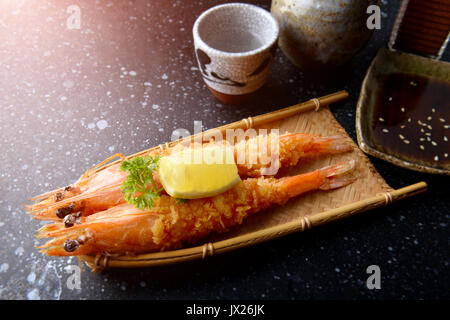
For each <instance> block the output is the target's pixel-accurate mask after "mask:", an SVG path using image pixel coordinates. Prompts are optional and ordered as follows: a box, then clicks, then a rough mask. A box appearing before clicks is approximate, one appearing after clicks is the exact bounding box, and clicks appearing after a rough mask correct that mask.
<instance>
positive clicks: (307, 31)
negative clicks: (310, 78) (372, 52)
mask: <svg viewBox="0 0 450 320" xmlns="http://www.w3.org/2000/svg"><path fill="white" fill-rule="evenodd" d="M374 4H375V5H377V4H378V1H376V0H273V1H272V5H271V13H272V15H273V16H274V17H275V18H276V19H277V21H278V23H279V26H280V37H279V42H278V44H279V47H280V48H281V50H282V51H283V53H284V54H285V55H286V56H287V57H288V58H289V60H290V61H291V62H292V63H293V64H295V65H296V66H297V67H299V68H301V69H316V68H321V67H329V66H339V65H342V64H344V63H345V62H347V61H348V60H349V59H350V58H351V57H352V56H353V55H354V54H355V53H356V52H357V51H358V50H359V49H361V48H362V47H363V46H364V44H365V43H366V42H367V41H368V40H369V38H370V36H371V34H372V32H373V30H370V29H369V28H368V27H367V19H368V18H369V16H370V15H369V14H368V13H367V8H368V7H369V6H370V5H374Z"/></svg>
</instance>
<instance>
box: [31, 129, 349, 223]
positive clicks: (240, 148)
mask: <svg viewBox="0 0 450 320" xmlns="http://www.w3.org/2000/svg"><path fill="white" fill-rule="evenodd" d="M261 139H266V140H264V143H267V144H270V145H274V144H275V143H278V148H277V149H276V150H277V151H278V152H277V154H272V153H271V151H269V152H268V150H271V149H270V148H267V150H263V148H261V141H260V140H261ZM351 149H352V145H351V144H350V143H349V142H348V140H347V139H345V138H344V137H343V136H339V135H337V136H331V137H320V136H315V135H310V134H304V133H292V134H285V135H281V136H278V135H266V136H265V138H262V137H261V136H256V137H254V138H251V139H247V140H242V141H241V142H239V143H237V144H235V145H234V154H235V158H236V164H237V167H238V173H239V175H240V177H241V178H242V179H244V178H246V177H259V176H261V175H264V174H265V172H267V171H266V169H267V168H268V167H269V166H271V165H273V162H274V161H267V157H269V158H270V159H275V160H276V161H277V163H276V165H277V168H278V167H288V166H295V165H297V163H298V162H299V160H300V159H301V158H305V157H311V156H321V155H324V154H334V153H341V152H346V151H349V150H351ZM167 154H170V150H168V151H165V153H159V152H154V153H152V154H151V155H152V156H156V155H160V156H164V155H167ZM242 154H244V155H245V156H246V158H245V161H243V162H239V161H237V158H238V157H239V156H240V155H242ZM117 156H120V157H121V158H122V159H124V156H123V155H120V154H118V155H116V156H113V157H111V158H108V159H106V160H105V161H103V162H102V163H101V164H99V165H97V166H96V167H94V168H93V169H91V170H89V171H87V172H86V173H85V174H83V176H82V177H81V178H80V179H79V180H78V181H77V182H76V183H75V184H73V185H70V186H68V187H66V188H62V189H58V190H55V191H51V192H48V193H45V194H43V195H41V196H37V197H34V198H33V199H32V200H40V201H39V202H37V203H35V204H33V205H31V206H28V207H27V210H28V211H29V212H30V213H31V215H32V216H33V217H34V218H36V219H41V220H54V221H56V220H60V219H63V218H64V217H65V216H67V215H69V214H73V213H78V212H81V215H82V216H88V215H91V214H93V213H95V212H99V211H103V210H106V209H108V208H111V207H113V206H116V205H119V204H122V203H125V199H124V197H123V194H122V191H121V185H122V183H123V181H125V179H126V177H127V173H125V172H121V171H120V170H119V168H120V163H117V164H113V165H111V166H109V167H106V168H105V169H103V170H100V171H95V170H94V169H95V168H97V167H99V166H100V165H102V164H104V163H106V162H108V161H109V160H111V159H113V158H114V157H117ZM249 159H254V161H249ZM154 180H155V182H156V184H157V186H158V188H160V187H161V185H160V182H159V179H158V175H157V172H155V174H154Z"/></svg>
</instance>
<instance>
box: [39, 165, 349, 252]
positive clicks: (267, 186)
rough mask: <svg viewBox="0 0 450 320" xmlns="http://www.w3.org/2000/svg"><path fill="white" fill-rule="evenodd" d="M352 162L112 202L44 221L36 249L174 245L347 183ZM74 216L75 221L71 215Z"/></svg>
mask: <svg viewBox="0 0 450 320" xmlns="http://www.w3.org/2000/svg"><path fill="white" fill-rule="evenodd" d="M354 168H355V161H353V160H352V161H348V162H344V163H340V164H337V165H332V166H328V167H325V168H322V169H318V170H315V171H312V172H308V173H304V174H300V175H296V176H291V177H283V178H280V179H276V178H273V177H269V178H266V177H260V178H248V179H245V180H243V181H241V182H240V183H239V184H237V185H236V186H235V187H233V188H232V189H230V190H228V191H225V192H224V193H222V194H219V195H217V196H214V197H210V198H201V199H194V200H189V201H187V202H182V203H178V202H177V201H176V199H175V198H172V197H170V196H167V195H162V196H160V197H159V199H158V203H157V205H156V206H155V207H154V208H152V209H149V210H145V211H143V210H139V209H137V208H135V207H134V206H132V205H130V204H127V203H125V204H121V205H117V206H114V207H112V208H110V209H108V210H105V211H103V212H98V213H95V214H93V215H91V216H88V217H78V218H76V219H79V221H78V222H76V221H75V223H74V224H73V225H72V226H70V227H68V228H67V227H66V226H65V225H64V223H63V222H55V223H53V224H50V225H46V226H44V227H42V228H41V229H40V230H39V233H38V235H37V237H39V238H53V239H51V240H49V241H48V242H47V243H45V244H44V245H42V246H40V247H39V248H40V249H41V251H42V252H43V253H45V254H47V255H52V256H72V255H86V254H88V255H94V254H109V255H130V254H139V253H143V252H152V251H161V250H169V249H174V248H179V247H181V246H182V245H183V244H185V243H193V242H195V241H197V240H199V239H201V238H204V237H205V236H207V235H209V234H210V233H211V232H213V231H215V232H224V231H226V230H227V229H228V228H230V227H231V226H234V225H238V224H241V223H242V221H243V220H244V219H245V218H246V217H247V216H248V215H250V214H252V213H255V212H258V211H261V210H264V209H266V208H268V207H270V206H272V205H275V204H278V205H282V204H284V203H285V202H286V201H288V200H289V199H290V198H292V197H295V196H298V195H301V194H304V193H306V192H311V191H315V190H331V189H336V188H340V187H343V186H346V185H348V184H350V183H352V182H353V181H354V180H355V179H356V178H355V176H354V174H353V173H354ZM76 219H75V220H76Z"/></svg>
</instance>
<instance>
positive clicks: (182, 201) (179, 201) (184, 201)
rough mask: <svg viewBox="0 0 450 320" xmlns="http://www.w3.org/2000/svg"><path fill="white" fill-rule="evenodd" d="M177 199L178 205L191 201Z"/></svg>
mask: <svg viewBox="0 0 450 320" xmlns="http://www.w3.org/2000/svg"><path fill="white" fill-rule="evenodd" d="M175 199H177V204H180V203H186V202H188V200H189V199H181V198H175Z"/></svg>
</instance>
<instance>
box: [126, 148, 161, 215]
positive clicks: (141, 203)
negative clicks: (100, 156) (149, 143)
mask: <svg viewBox="0 0 450 320" xmlns="http://www.w3.org/2000/svg"><path fill="white" fill-rule="evenodd" d="M159 159H160V157H159V156H156V157H154V158H153V157H151V156H147V157H135V158H133V159H131V160H125V161H123V162H122V164H121V165H120V170H121V171H126V172H128V177H127V179H126V180H125V181H124V182H123V184H122V192H123V194H124V198H125V200H126V201H127V202H128V203H130V204H134V205H135V206H136V208H139V209H141V210H145V209H150V208H152V207H153V204H154V202H155V200H156V199H157V198H158V197H159V195H160V193H161V191H162V190H163V188H160V189H158V188H157V186H156V183H155V180H154V179H153V172H154V171H155V170H157V169H158V161H159Z"/></svg>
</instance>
